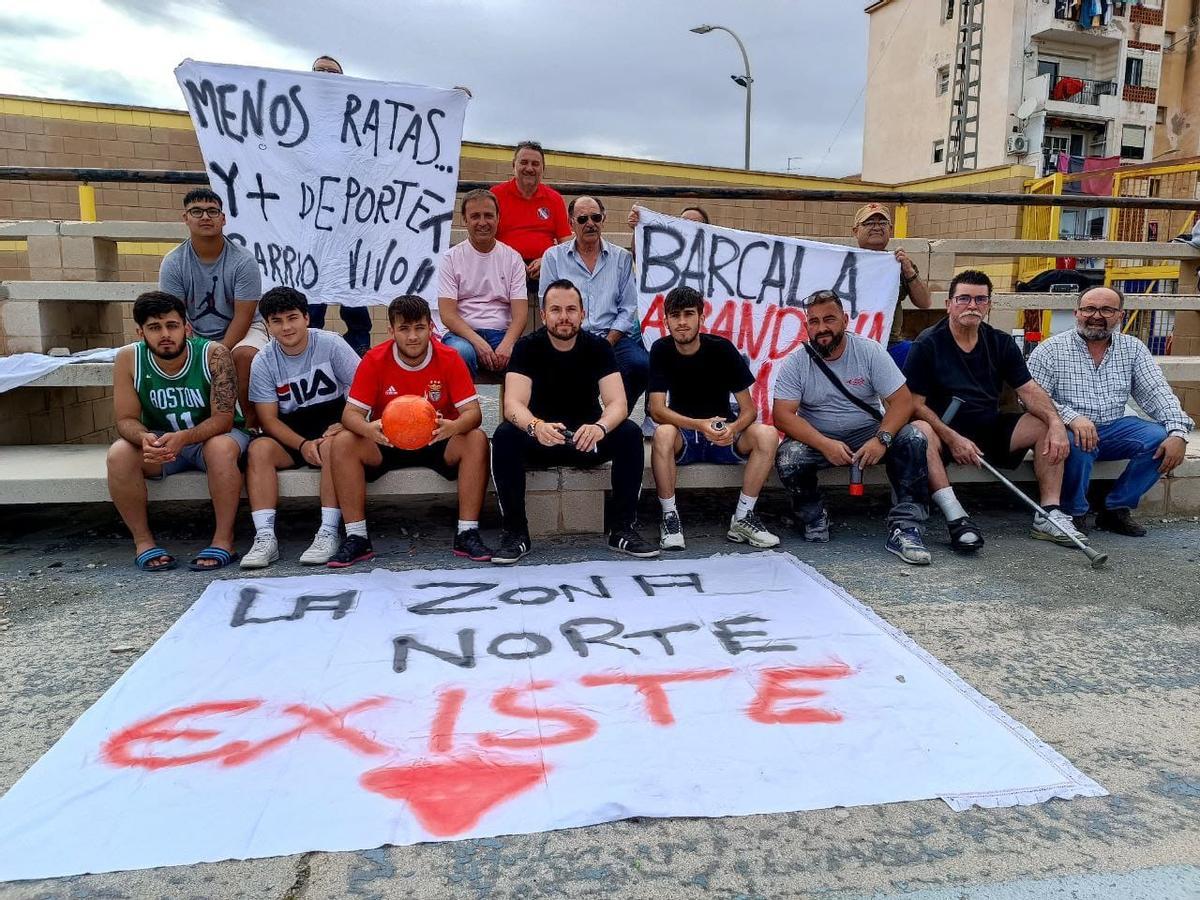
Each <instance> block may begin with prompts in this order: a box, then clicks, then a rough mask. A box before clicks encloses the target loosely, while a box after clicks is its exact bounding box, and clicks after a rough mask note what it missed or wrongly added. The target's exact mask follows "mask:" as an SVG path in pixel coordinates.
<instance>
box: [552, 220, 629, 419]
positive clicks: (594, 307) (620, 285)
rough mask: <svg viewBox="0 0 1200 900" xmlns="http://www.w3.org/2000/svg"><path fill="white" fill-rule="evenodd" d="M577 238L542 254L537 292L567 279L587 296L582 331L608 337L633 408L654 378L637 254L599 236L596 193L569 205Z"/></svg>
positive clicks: (584, 301)
mask: <svg viewBox="0 0 1200 900" xmlns="http://www.w3.org/2000/svg"><path fill="white" fill-rule="evenodd" d="M567 217H568V218H569V219H570V220H571V230H572V231H573V232H575V237H574V238H572V239H571V240H569V241H567V242H566V243H563V244H556V245H555V246H553V247H551V248H550V249H549V250H547V251H546V253H545V255H543V256H542V272H541V279H540V281H539V283H538V295H539V296H545V291H546V288H547V287H548V286H549V285H551V284H553V283H554V282H555V281H558V280H559V279H563V278H565V279H566V280H568V281H570V282H571V283H572V284H574V285H575V286H576V287H577V288H578V289H579V292H580V293H581V294H582V295H583V314H584V321H583V330H584V331H589V332H591V333H592V334H594V335H597V336H599V337H602V338H605V339H607V340H608V342H609V343H610V344H612V348H613V353H614V354H615V355H616V357H617V370H618V371H619V372H620V373H621V382H622V384H623V385H624V387H625V400H626V402H627V403H628V404H629V409H631V410H632V409H633V408H634V407H635V404H636V403H637V399H638V397H640V396H641V395H642V393H643V392H645V390H646V383H647V381H649V378H650V354H649V353H648V352H647V351H646V347H645V345H644V344H643V343H642V339H641V334H640V329H639V328H638V321H637V282H636V280H635V278H634V275H633V256H632V255H631V254H630V253H629V251H628V250H626V249H625V248H624V247H618V246H617V245H616V244H610V243H609V242H608V241H606V240H604V238H603V237H601V232H602V231H603V227H604V222H605V219H606V214H605V212H604V204H603V203H602V202H600V200H599V199H598V198H596V197H576V198H575V199H574V200H572V201H571V202H570V203H569V204H568V205H567Z"/></svg>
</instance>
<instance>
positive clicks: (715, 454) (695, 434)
mask: <svg viewBox="0 0 1200 900" xmlns="http://www.w3.org/2000/svg"><path fill="white" fill-rule="evenodd" d="M679 436H680V437H682V438H683V447H682V449H680V451H679V454H678V455H677V456H676V457H675V465H677V466H687V465H691V464H692V463H701V462H706V463H716V464H717V465H720V466H736V465H738V464H740V463H744V462H745V461H746V457H744V456H742V455H741V454H740V453H738V452H737V441H734V442H733V443H732V444H730V445H729V446H728V447H718V446H717V445H716V444H714V443H713V442H712V441H710V440H709V439H708V437H707V436H706V435H705V434H704V433H703V432H700V431H697V430H695V429H693V428H680V429H679Z"/></svg>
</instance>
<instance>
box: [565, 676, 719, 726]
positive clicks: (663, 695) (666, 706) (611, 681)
mask: <svg viewBox="0 0 1200 900" xmlns="http://www.w3.org/2000/svg"><path fill="white" fill-rule="evenodd" d="M732 673H733V669H696V670H694V671H691V672H667V673H664V674H661V675H584V676H583V677H582V678H580V679H579V683H580V684H582V685H583V686H584V687H608V686H610V685H615V684H627V685H629V686H630V687H633V688H636V689H637V692H638V693H639V694H641V695H642V699H643V700H645V703H646V713H647V715H649V717H650V721H651V722H653V723H654V724H655V725H674V724H675V716H674V714H672V712H671V701H670V700H668V699H667V692H666V691H664V690H663V685H664V684H679V683H682V682H687V681H713V680H715V679H717V678H724V677H725V676H726V675H730V674H732Z"/></svg>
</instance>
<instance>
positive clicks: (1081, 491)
mask: <svg viewBox="0 0 1200 900" xmlns="http://www.w3.org/2000/svg"><path fill="white" fill-rule="evenodd" d="M1124 317H1125V295H1124V294H1122V293H1121V292H1120V291H1119V290H1117V289H1116V288H1112V287H1092V288H1088V289H1087V290H1086V291H1084V292H1083V293H1082V294H1080V295H1079V300H1078V301H1077V302H1076V307H1075V328H1074V329H1072V330H1070V331H1064V332H1062V333H1060V334H1056V335H1054V336H1053V337H1051V338H1050V339H1048V340H1046V341H1043V342H1042V343H1041V344H1040V345H1038V348H1037V349H1036V350H1034V351H1033V354H1032V355H1031V356H1030V357H1029V371H1030V372H1031V373H1032V374H1033V377H1034V378H1035V379H1037V381H1038V383H1039V384H1041V386H1042V387H1043V388H1045V389H1046V393H1048V394H1049V395H1050V397H1051V398H1052V399H1053V400H1054V404H1055V406H1057V407H1058V412H1059V415H1061V416H1062V420H1063V422H1065V423H1066V426H1067V428H1069V429H1070V431H1071V455H1070V456H1068V457H1067V463H1066V467H1065V469H1064V471H1063V508H1064V509H1065V510H1066V511H1067V512H1068V513H1070V514H1071V515H1072V516H1075V517H1076V523H1077V525H1078V527H1080V528H1083V527H1084V526H1085V521H1086V517H1087V512H1088V482H1089V481H1090V480H1091V476H1092V465H1093V464H1094V463H1095V462H1096V461H1097V460H1105V459H1127V460H1129V465H1127V466H1126V467H1125V471H1124V472H1122V473H1121V477H1120V478H1118V479H1117V481H1116V483H1115V484H1113V486H1112V489H1111V490H1109V492H1108V494H1107V496H1105V498H1104V500H1103V506H1102V508H1101V509H1100V510H1098V511H1097V513H1096V527H1097V528H1102V529H1104V530H1105V531H1111V532H1114V533H1116V534H1123V535H1126V536H1128V537H1142V536H1143V535H1144V534H1145V533H1146V529H1145V528H1143V527H1142V526H1141V525H1139V524H1138V523H1137V522H1136V521H1135V520H1134V519H1133V516H1132V514H1131V511H1132V510H1133V509H1134V508H1135V507H1136V506H1137V505H1138V502H1139V501H1140V500H1141V498H1142V497H1143V496H1144V495H1145V494H1146V492H1147V491H1149V490H1150V488H1152V487H1154V485H1155V484H1156V483H1157V482H1158V479H1159V478H1161V477H1162V476H1163V475H1168V474H1170V473H1171V472H1172V471H1174V469H1175V468H1176V467H1177V466H1178V465H1179V464H1180V463H1181V462H1183V457H1184V454H1185V453H1186V452H1187V435H1188V433H1189V432H1190V431H1191V430H1192V428H1193V427H1194V423H1193V422H1192V420H1191V418H1190V417H1189V416H1188V415H1187V413H1185V412H1184V411H1183V409H1182V408H1181V407H1180V405H1179V400H1178V399H1176V397H1175V395H1174V394H1173V393H1172V392H1171V386H1170V385H1169V384H1167V380H1166V379H1165V378H1164V377H1163V374H1162V370H1161V369H1159V367H1158V366H1157V365H1155V363H1154V357H1153V356H1151V355H1150V351H1149V350H1148V349H1147V347H1146V345H1145V344H1143V343H1142V342H1141V341H1140V340H1138V339H1137V338H1136V337H1134V336H1133V335H1131V334H1122V333H1121V322H1122V321H1123V320H1124ZM1130 398H1132V399H1133V400H1135V401H1136V402H1137V405H1138V406H1140V407H1141V408H1142V411H1143V412H1145V413H1146V415H1147V416H1149V417H1150V421H1147V420H1146V419H1142V418H1139V417H1137V416H1127V415H1125V405H1126V404H1127V403H1128V402H1129V400H1130Z"/></svg>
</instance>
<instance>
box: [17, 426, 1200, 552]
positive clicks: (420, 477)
mask: <svg viewBox="0 0 1200 900" xmlns="http://www.w3.org/2000/svg"><path fill="white" fill-rule="evenodd" d="M107 450H108V448H107V447H105V446H99V445H94V444H76V445H70V444H58V445H51V446H29V447H6V448H5V449H4V452H3V453H0V505H9V504H11V505H14V506H16V505H28V504H45V503H107V502H109V494H108V485H107V481H106V475H105V463H104V459H105V454H106V453H107ZM645 452H646V468H645V473H644V476H643V480H642V485H643V487H644V488H645V489H648V490H653V487H654V483H653V476H652V475H651V472H650V447H649V444H647V445H646V451H645ZM1123 467H1124V464H1123V463H1121V462H1104V463H1099V464H1097V465H1096V468H1095V471H1094V477H1096V478H1099V479H1112V478H1116V477H1117V476H1118V475H1119V474H1120V472H1121V470H1122V468H1123ZM607 469H608V467H607V465H605V466H601V467H598V468H596V469H551V470H548V471H539V472H531V473H530V474H529V478H528V488H527V490H528V495H527V509H528V512H529V519H530V524H531V530H532V531H533V532H534V533H535V534H537V535H547V534H570V533H588V532H591V533H595V532H599V531H601V530H602V529H603V510H604V492H605V490H607V488H608V480H609V474H608V471H607ZM741 473H742V469H741V467H740V466H717V465H707V464H701V465H694V466H686V467H684V468H682V469H680V470H679V482H678V487H679V489H680V490H684V491H688V490H706V489H707V490H714V489H722V488H730V489H732V488H737V487H739V486H740V485H741V477H742V475H741ZM1007 474H1009V476H1010V477H1011V478H1012V480H1014V481H1017V482H1025V483H1028V482H1032V481H1033V480H1034V475H1033V466H1032V464H1031V463H1030V462H1028V461H1026V462H1024V463H1022V464H1021V466H1020V467H1018V468H1017V469H1016V470H1015V471H1014V472H1012V473H1007ZM846 477H847V475H846V471H845V470H825V471H823V472H822V473H821V476H820V481H821V483H822V484H823V485H826V486H828V487H829V488H831V489H837V488H844V486H845V484H846ZM951 479H952V480H953V481H954V483H955V484H970V483H988V482H990V481H992V479H991V476H989V475H988V474H987V473H986V472H984V471H982V470H979V469H975V468H972V467H962V466H954V467H952V469H951ZM319 480H320V475H319V473H318V472H317V471H315V470H312V469H298V470H294V471H288V472H280V473H279V493H280V496H282V497H311V498H313V499H314V500H315V499H316V497H317V494H318V490H319ZM864 480H865V482H866V483H867V484H868V485H876V486H882V485H884V484H885V483H886V477H885V473H884V470H883V467H882V466H875V467H872V468H870V469H868V470H867V471H866V473H865V478H864ZM768 486H769V487H773V488H780V487H781V485H780V484H779V481H778V479H777V477H776V476H775V475H774V474H772V475H771V479H770V481H769V482H768ZM148 487H149V495H150V499H151V500H158V501H162V500H205V499H207V497H208V485H207V482H206V479H205V476H204V475H203V474H202V473H200V472H185V473H180V474H178V475H173V476H171V477H170V478H167V479H165V480H164V481H162V482H151V483H150V484H149V485H148ZM997 490H1001V489H1000V488H997ZM455 491H456V486H455V483H454V482H452V481H447V480H446V479H444V478H442V477H441V476H440V475H437V474H436V473H435V472H433V471H432V470H430V469H405V470H400V471H395V472H389V473H388V474H386V475H384V476H383V477H382V478H380V479H379V480H378V481H376V482H374V483H373V484H370V485H368V486H367V495H368V496H369V497H373V498H382V497H405V498H414V499H415V498H421V497H436V496H453V495H454V493H455ZM1141 509H1142V510H1143V511H1148V512H1149V513H1150V514H1151V515H1165V514H1171V515H1195V514H1197V513H1200V432H1193V433H1192V435H1191V436H1190V438H1189V441H1188V458H1187V459H1186V460H1185V461H1184V463H1183V465H1181V466H1180V467H1179V468H1178V469H1176V470H1175V473H1174V474H1172V476H1171V477H1169V478H1166V479H1163V481H1162V482H1160V484H1159V485H1158V486H1156V487H1155V488H1154V490H1153V491H1151V492H1150V494H1148V495H1147V496H1146V498H1144V500H1143V504H1142V507H1141Z"/></svg>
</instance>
